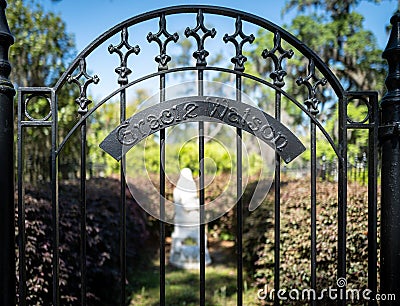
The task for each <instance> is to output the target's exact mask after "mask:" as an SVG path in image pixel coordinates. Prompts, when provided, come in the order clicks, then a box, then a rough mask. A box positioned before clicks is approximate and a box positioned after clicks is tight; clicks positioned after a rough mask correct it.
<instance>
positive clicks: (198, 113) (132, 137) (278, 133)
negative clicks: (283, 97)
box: [100, 96, 306, 163]
mask: <svg viewBox="0 0 400 306" xmlns="http://www.w3.org/2000/svg"><path fill="white" fill-rule="evenodd" d="M196 121H211V122H220V123H225V124H228V125H231V126H234V127H237V128H240V129H243V130H245V131H246V132H249V133H251V134H253V135H254V136H256V137H258V138H259V139H261V140H262V141H264V142H265V143H267V144H268V145H269V146H270V147H272V148H273V149H274V150H276V152H277V153H278V154H279V155H280V156H281V158H282V159H283V160H284V161H285V162H286V163H289V162H290V161H292V160H293V159H295V158H296V157H297V156H299V155H300V154H301V153H303V152H304V151H305V149H306V148H305V147H304V145H303V144H302V143H301V141H300V140H299V139H298V138H297V137H296V136H295V135H294V134H293V133H292V132H291V131H290V130H289V129H288V128H287V127H286V126H284V125H283V124H282V123H281V122H279V121H277V120H276V119H275V118H273V117H272V116H270V115H268V114H267V113H265V112H263V111H262V110H260V109H258V108H255V107H253V106H251V105H248V104H245V103H242V102H239V101H236V100H231V99H227V98H221V97H213V96H191V97H183V98H177V99H173V100H169V101H165V102H162V103H160V104H156V105H153V106H151V107H148V108H146V109H144V110H142V111H140V112H138V113H137V114H135V115H133V116H132V117H130V118H129V119H128V120H126V121H125V122H124V123H121V124H120V125H119V126H118V127H117V128H116V129H114V130H113V131H112V132H111V133H110V134H109V135H108V136H107V137H106V138H105V139H104V140H103V141H102V143H101V144H100V148H102V149H103V150H104V151H106V152H107V153H108V154H110V155H111V156H112V157H114V158H115V159H116V160H120V159H121V157H122V155H123V154H125V153H126V152H128V151H129V150H130V149H131V148H132V147H133V146H134V145H136V144H137V143H139V142H140V141H141V140H142V139H144V138H146V137H147V136H149V135H151V134H153V133H156V132H157V131H159V130H161V129H163V128H167V127H170V126H174V125H177V124H180V123H185V122H196Z"/></svg>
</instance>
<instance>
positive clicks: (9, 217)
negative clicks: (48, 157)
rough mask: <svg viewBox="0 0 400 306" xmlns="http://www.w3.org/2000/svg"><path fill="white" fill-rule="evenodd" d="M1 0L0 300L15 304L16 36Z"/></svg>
mask: <svg viewBox="0 0 400 306" xmlns="http://www.w3.org/2000/svg"><path fill="white" fill-rule="evenodd" d="M6 6H7V3H6V1H5V0H1V1H0V169H1V171H2V175H0V199H1V211H0V250H1V252H0V279H1V280H0V288H1V289H0V304H1V305H7V306H8V305H15V296H16V291H15V228H14V220H15V219H14V218H15V216H14V214H15V208H14V207H15V206H14V105H13V97H14V95H15V90H14V86H13V84H12V83H11V82H10V80H9V79H8V77H9V75H10V72H11V65H10V63H9V61H8V49H9V47H10V45H12V44H13V43H14V39H13V37H12V35H11V33H10V29H9V28H8V24H7V18H6V14H5V9H6Z"/></svg>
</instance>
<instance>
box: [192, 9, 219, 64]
mask: <svg viewBox="0 0 400 306" xmlns="http://www.w3.org/2000/svg"><path fill="white" fill-rule="evenodd" d="M196 19H197V25H196V27H195V28H194V29H190V28H189V27H187V28H186V30H185V35H186V37H190V36H193V37H194V38H195V39H196V42H197V51H195V52H194V53H193V57H194V58H195V59H196V60H197V63H196V65H197V66H207V61H206V57H207V56H208V55H209V52H208V51H207V50H205V49H204V41H205V40H206V38H207V37H211V38H214V37H215V35H216V34H217V31H216V30H215V28H212V29H211V30H210V29H207V28H206V26H205V25H204V15H203V11H202V10H201V9H200V10H199V12H198V13H197V17H196ZM199 30H202V31H203V35H202V36H201V37H200V35H199V34H198V33H197V32H198V31H199Z"/></svg>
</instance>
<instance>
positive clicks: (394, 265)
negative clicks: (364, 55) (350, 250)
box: [379, 11, 400, 305]
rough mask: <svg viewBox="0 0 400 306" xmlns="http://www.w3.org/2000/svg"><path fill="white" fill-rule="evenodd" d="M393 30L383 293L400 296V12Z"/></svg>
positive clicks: (384, 118) (386, 111) (383, 135)
mask: <svg viewBox="0 0 400 306" xmlns="http://www.w3.org/2000/svg"><path fill="white" fill-rule="evenodd" d="M390 23H391V24H392V26H393V27H392V31H391V33H390V37H389V41H388V44H387V46H386V49H385V51H383V54H382V57H383V58H384V59H386V60H387V62H388V66H389V72H388V75H387V78H386V80H385V84H386V88H387V93H386V94H385V96H384V97H383V98H382V101H381V110H380V111H381V123H380V131H379V140H380V144H381V147H382V172H381V190H382V195H381V272H380V275H381V290H380V291H381V293H385V294H391V293H394V294H396V301H393V302H388V303H387V304H385V305H398V304H397V303H398V300H399V299H400V11H398V12H397V13H395V14H394V15H393V17H392V18H391V19H390Z"/></svg>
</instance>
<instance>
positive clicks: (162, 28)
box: [147, 14, 179, 70]
mask: <svg viewBox="0 0 400 306" xmlns="http://www.w3.org/2000/svg"><path fill="white" fill-rule="evenodd" d="M161 35H164V36H165V40H164V41H161V39H160V37H161ZM178 39H179V35H178V33H176V32H175V33H174V34H172V35H171V34H170V33H168V31H167V22H166V20H165V14H161V16H160V22H159V30H158V32H157V34H153V33H152V32H150V33H149V34H147V41H148V42H149V43H150V42H152V41H155V42H156V43H157V44H158V46H159V47H160V54H159V55H157V56H156V57H155V61H156V62H157V63H158V70H167V69H168V62H169V61H170V60H171V57H170V56H169V55H168V54H167V45H168V43H169V42H170V41H174V42H175V43H176V42H177V41H178Z"/></svg>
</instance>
